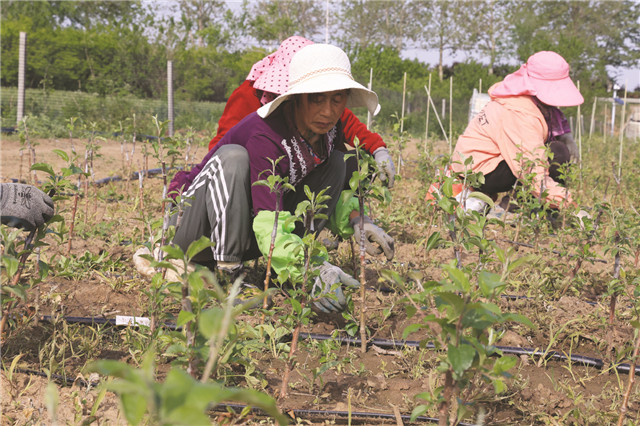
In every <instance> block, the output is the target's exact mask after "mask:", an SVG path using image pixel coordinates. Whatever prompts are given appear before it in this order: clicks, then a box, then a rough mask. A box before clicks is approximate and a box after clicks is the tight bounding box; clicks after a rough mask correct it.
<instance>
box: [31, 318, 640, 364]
mask: <svg viewBox="0 0 640 426" xmlns="http://www.w3.org/2000/svg"><path fill="white" fill-rule="evenodd" d="M122 318H123V320H121V321H120V322H118V320H117V319H115V318H101V317H57V318H56V317H53V316H51V315H42V316H40V320H41V321H45V322H55V321H56V320H58V321H59V320H64V321H66V322H68V323H76V324H108V325H112V326H116V327H128V326H132V325H133V326H135V325H136V324H135V321H136V320H137V321H139V322H141V321H142V320H148V319H147V318H143V317H128V316H127V317H122ZM162 327H164V328H167V329H169V330H180V329H181V328H180V327H176V325H175V324H172V323H164V324H162ZM300 338H301V339H308V340H320V341H322V340H334V341H338V342H340V344H350V345H354V346H359V345H360V344H361V342H362V340H360V338H359V337H346V336H339V337H333V336H331V335H329V334H318V333H305V332H301V333H300ZM367 344H368V345H375V346H378V347H380V348H393V349H401V348H403V347H404V348H406V347H409V348H423V349H436V347H435V345H434V344H433V343H431V342H427V343H423V344H421V342H420V341H418V340H390V339H382V338H374V339H370V340H368V341H367ZM493 347H494V348H496V349H497V350H499V351H501V352H502V353H503V354H506V355H517V356H520V355H526V356H532V357H538V358H544V359H546V360H551V359H555V360H558V361H569V362H571V363H572V364H575V365H581V366H585V367H594V368H597V369H599V370H601V369H603V368H605V366H606V363H605V362H604V361H603V360H602V359H599V358H594V357H590V356H585V355H573V354H572V355H566V354H564V353H562V352H558V351H541V350H537V349H534V348H521V347H516V346H493ZM615 369H616V371H617V372H618V373H626V374H628V373H629V372H630V371H631V365H630V364H628V363H621V364H615ZM635 374H640V365H636V366H635Z"/></svg>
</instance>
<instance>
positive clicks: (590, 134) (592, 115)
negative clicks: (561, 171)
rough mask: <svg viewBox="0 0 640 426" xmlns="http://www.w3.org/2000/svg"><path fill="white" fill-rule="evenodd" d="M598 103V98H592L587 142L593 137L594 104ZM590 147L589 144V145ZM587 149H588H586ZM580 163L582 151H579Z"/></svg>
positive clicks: (594, 122)
mask: <svg viewBox="0 0 640 426" xmlns="http://www.w3.org/2000/svg"><path fill="white" fill-rule="evenodd" d="M597 102H598V97H597V96H594V97H593V107H591V122H590V123H589V139H587V141H588V142H591V136H592V135H593V128H594V127H595V124H596V103H597ZM589 146H591V144H589ZM587 149H588V148H587ZM580 161H582V151H580Z"/></svg>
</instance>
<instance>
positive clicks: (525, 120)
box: [452, 83, 572, 207]
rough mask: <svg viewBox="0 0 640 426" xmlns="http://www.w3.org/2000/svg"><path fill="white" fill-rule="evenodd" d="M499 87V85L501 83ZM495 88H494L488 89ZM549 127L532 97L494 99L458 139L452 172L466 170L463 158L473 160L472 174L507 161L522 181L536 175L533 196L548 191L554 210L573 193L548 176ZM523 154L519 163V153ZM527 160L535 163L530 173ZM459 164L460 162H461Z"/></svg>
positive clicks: (485, 172)
mask: <svg viewBox="0 0 640 426" xmlns="http://www.w3.org/2000/svg"><path fill="white" fill-rule="evenodd" d="M498 84H499V83H498ZM494 87H496V86H495V85H494V86H493V87H491V88H490V89H489V94H490V95H491V90H492V89H493V88H494ZM548 137H549V128H548V126H547V123H546V121H545V119H544V117H543V116H542V113H541V112H540V110H539V109H538V107H537V106H536V104H535V103H534V101H533V99H532V97H531V96H510V97H504V98H502V97H501V98H496V97H493V96H492V97H491V102H489V103H488V104H487V105H486V106H485V107H484V109H483V110H482V111H481V112H480V113H478V114H477V115H476V116H475V117H474V118H473V120H472V121H471V122H470V123H469V125H468V126H467V129H466V130H465V131H464V133H463V134H462V135H461V136H460V137H459V138H458V142H457V143H456V147H455V149H454V153H453V158H452V161H453V162H454V163H453V164H452V169H453V171H454V172H458V173H460V172H462V171H463V170H464V159H465V158H469V157H473V166H472V169H473V172H476V173H477V172H482V173H484V174H487V173H490V172H492V171H494V170H495V168H496V167H497V166H498V164H499V163H500V162H501V161H502V160H505V161H506V162H507V165H508V166H509V168H510V169H511V172H512V173H513V175H514V176H515V177H516V178H518V179H521V178H522V177H523V176H524V175H525V174H528V173H530V172H533V173H535V174H536V180H535V182H536V183H535V190H534V195H535V196H539V195H540V188H541V187H542V188H544V189H546V191H547V194H548V196H547V201H549V202H550V204H551V205H552V207H560V206H562V205H564V204H565V203H571V202H572V199H571V194H570V193H569V192H568V191H567V190H566V189H565V188H563V187H561V186H560V185H559V184H558V183H556V182H555V181H554V180H553V179H551V178H550V177H549V173H548V165H549V161H548V159H547V157H546V156H545V141H546V140H547V139H548ZM519 153H522V156H521V157H522V158H521V160H520V161H518V160H517V157H518V154H519ZM527 160H532V161H533V162H535V167H534V168H533V169H531V170H529V169H527V170H523V168H524V167H525V166H526V162H527ZM458 162H459V163H458Z"/></svg>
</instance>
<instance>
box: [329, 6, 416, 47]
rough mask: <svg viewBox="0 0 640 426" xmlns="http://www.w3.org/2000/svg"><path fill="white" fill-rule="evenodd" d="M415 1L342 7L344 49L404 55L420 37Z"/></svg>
mask: <svg viewBox="0 0 640 426" xmlns="http://www.w3.org/2000/svg"><path fill="white" fill-rule="evenodd" d="M416 3H418V2H415V1H407V0H402V1H394V2H388V1H371V0H347V1H344V2H342V3H341V9H340V11H339V16H338V17H337V18H336V27H337V30H338V33H339V34H340V36H339V40H340V42H341V43H342V44H343V45H350V46H354V45H357V46H358V47H360V48H362V49H366V48H368V47H369V46H371V45H380V46H388V47H392V48H393V49H395V50H396V51H398V52H400V51H402V50H403V49H404V48H406V47H407V46H408V44H409V43H411V41H412V40H413V39H414V38H415V37H416V32H417V31H418V28H421V27H420V26H419V23H418V21H417V20H416V19H415V17H414V16H413V13H414V9H415V7H416V6H415V5H416Z"/></svg>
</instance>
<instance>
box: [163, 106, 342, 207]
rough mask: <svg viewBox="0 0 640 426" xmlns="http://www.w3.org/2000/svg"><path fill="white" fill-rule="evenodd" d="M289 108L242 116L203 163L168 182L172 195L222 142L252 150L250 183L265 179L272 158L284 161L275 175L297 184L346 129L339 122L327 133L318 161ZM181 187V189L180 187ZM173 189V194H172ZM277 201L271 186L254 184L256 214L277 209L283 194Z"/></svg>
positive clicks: (333, 145) (191, 180) (197, 172)
mask: <svg viewBox="0 0 640 426" xmlns="http://www.w3.org/2000/svg"><path fill="white" fill-rule="evenodd" d="M289 109H290V107H289V106H288V105H287V104H285V105H282V106H281V107H280V108H278V109H277V110H276V111H275V112H273V113H272V114H271V115H270V116H269V117H267V118H265V119H262V118H261V117H260V116H259V115H258V114H257V113H255V112H254V113H252V114H249V115H248V116H246V117H245V118H244V119H242V120H241V121H240V122H239V123H238V124H237V125H235V126H234V127H233V128H231V130H229V131H228V132H227V133H226V134H225V136H224V137H223V138H222V140H221V141H220V142H219V143H218V144H217V145H216V146H215V147H213V148H212V149H211V151H209V152H208V153H207V155H206V156H205V157H204V159H203V160H202V162H201V163H200V164H198V165H197V166H195V167H193V169H191V171H189V172H186V171H181V172H178V173H176V175H175V176H174V178H173V180H172V181H171V183H170V184H169V194H170V196H171V197H172V198H175V197H176V195H177V194H178V193H182V192H184V191H186V190H187V188H189V186H190V185H191V183H192V182H193V181H194V179H195V178H196V176H197V175H198V174H199V173H200V171H201V170H202V169H203V168H204V166H205V165H206V164H207V162H208V161H209V160H210V159H211V157H212V156H213V155H214V154H215V152H216V151H217V150H218V148H220V147H221V146H222V145H227V144H235V145H241V146H244V147H245V148H246V149H247V152H248V153H249V167H250V169H251V170H250V175H251V184H253V183H254V182H256V181H258V180H261V179H265V178H266V175H265V173H264V171H265V170H267V171H268V170H271V169H272V165H271V162H270V161H269V159H272V160H274V161H275V160H277V159H278V158H280V157H284V158H282V160H280V162H279V163H278V165H277V166H276V174H277V175H279V176H282V177H289V183H290V184H292V185H294V186H295V185H297V184H298V183H300V181H301V180H302V179H304V178H305V177H306V176H307V175H308V174H309V173H311V172H312V171H313V170H314V169H315V168H316V167H317V166H318V165H319V164H323V163H324V162H325V161H326V159H327V158H328V157H329V155H330V154H331V152H332V151H333V150H334V149H335V147H336V144H337V143H339V142H341V141H339V140H338V138H340V137H342V135H343V132H342V129H341V128H340V126H341V123H340V122H338V124H337V125H336V127H334V128H333V129H331V130H330V131H329V133H327V135H325V137H324V140H323V144H324V155H323V156H322V158H321V160H322V161H321V162H320V163H317V161H316V160H315V159H314V156H313V155H312V152H311V148H310V147H309V146H308V145H307V144H306V143H305V142H304V140H303V139H302V137H301V136H300V134H299V133H298V131H297V130H296V129H295V126H294V125H293V123H292V122H291V120H290V117H291V114H290V113H288V112H289ZM261 173H262V174H261ZM181 188H182V190H181ZM172 192H173V194H171V193H172ZM283 195H284V194H280V199H279V200H277V198H276V196H277V194H275V193H271V191H270V190H269V188H268V187H266V186H262V185H258V186H253V185H252V187H251V196H252V202H253V213H254V215H255V214H257V213H258V212H259V211H261V210H270V211H275V210H276V201H278V202H279V205H280V208H282V196H283Z"/></svg>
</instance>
